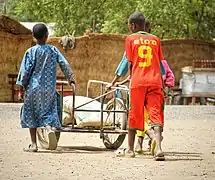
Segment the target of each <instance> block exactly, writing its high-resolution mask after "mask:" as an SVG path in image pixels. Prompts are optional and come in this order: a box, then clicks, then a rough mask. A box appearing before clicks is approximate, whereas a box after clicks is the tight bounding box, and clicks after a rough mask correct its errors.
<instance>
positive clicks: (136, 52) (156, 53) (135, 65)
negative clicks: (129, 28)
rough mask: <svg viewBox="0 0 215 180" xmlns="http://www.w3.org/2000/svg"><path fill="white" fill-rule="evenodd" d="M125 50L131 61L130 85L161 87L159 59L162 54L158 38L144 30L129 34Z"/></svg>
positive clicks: (132, 86) (134, 86) (133, 86)
mask: <svg viewBox="0 0 215 180" xmlns="http://www.w3.org/2000/svg"><path fill="white" fill-rule="evenodd" d="M125 50H126V56H127V59H128V60H129V61H130V63H131V84H130V87H131V88H136V87H139V86H160V87H162V78H161V72H160V61H161V60H162V59H163V55H162V50H161V44H160V40H159V38H158V37H156V36H154V35H152V34H148V33H146V32H138V33H135V34H131V35H129V36H127V38H126V42H125Z"/></svg>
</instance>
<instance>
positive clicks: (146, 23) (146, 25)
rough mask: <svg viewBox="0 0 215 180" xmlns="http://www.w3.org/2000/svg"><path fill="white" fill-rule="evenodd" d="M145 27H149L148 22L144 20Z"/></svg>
mask: <svg viewBox="0 0 215 180" xmlns="http://www.w3.org/2000/svg"><path fill="white" fill-rule="evenodd" d="M145 27H150V22H149V20H148V19H146V21H145Z"/></svg>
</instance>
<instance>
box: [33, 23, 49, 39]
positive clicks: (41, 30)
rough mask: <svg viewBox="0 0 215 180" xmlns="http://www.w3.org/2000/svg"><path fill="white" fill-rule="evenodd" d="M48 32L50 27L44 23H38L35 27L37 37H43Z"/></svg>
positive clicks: (34, 34) (34, 33)
mask: <svg viewBox="0 0 215 180" xmlns="http://www.w3.org/2000/svg"><path fill="white" fill-rule="evenodd" d="M47 34H48V28H47V27H46V25H45V24H43V23H38V24H36V25H34V27H33V36H34V37H35V38H36V39H42V38H43V37H44V36H45V35H47Z"/></svg>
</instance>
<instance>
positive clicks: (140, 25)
mask: <svg viewBox="0 0 215 180" xmlns="http://www.w3.org/2000/svg"><path fill="white" fill-rule="evenodd" d="M128 26H129V29H130V31H131V32H132V33H133V34H131V35H129V36H127V38H126V42H125V51H126V56H127V59H128V61H129V62H130V64H131V66H130V70H131V71H130V75H131V82H130V103H131V108H130V111H129V121H128V149H127V150H125V151H124V153H122V154H121V155H122V156H127V157H135V154H134V141H135V134H136V130H144V106H145V107H146V110H147V112H148V113H149V119H150V121H151V126H152V128H153V129H154V133H155V142H156V148H155V152H154V155H155V159H156V160H164V159H165V158H164V153H163V151H162V148H161V137H162V129H163V124H164V122H163V105H164V104H163V102H164V95H163V92H162V88H163V82H162V77H161V73H160V61H161V60H162V59H163V55H162V50H161V44H160V40H159V39H158V38H157V37H156V36H154V35H152V34H148V33H146V32H144V30H145V17H144V15H143V13H133V14H132V15H131V16H130V17H129V20H128Z"/></svg>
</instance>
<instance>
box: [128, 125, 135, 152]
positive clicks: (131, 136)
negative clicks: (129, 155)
mask: <svg viewBox="0 0 215 180" xmlns="http://www.w3.org/2000/svg"><path fill="white" fill-rule="evenodd" d="M135 135H136V131H135V130H131V129H129V130H128V151H132V152H134V141H135Z"/></svg>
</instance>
